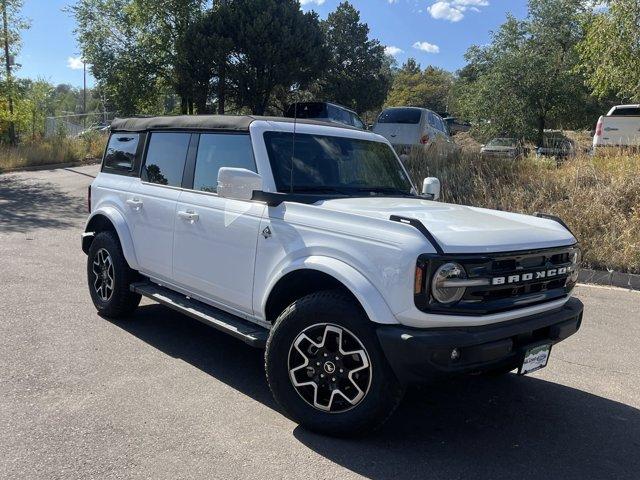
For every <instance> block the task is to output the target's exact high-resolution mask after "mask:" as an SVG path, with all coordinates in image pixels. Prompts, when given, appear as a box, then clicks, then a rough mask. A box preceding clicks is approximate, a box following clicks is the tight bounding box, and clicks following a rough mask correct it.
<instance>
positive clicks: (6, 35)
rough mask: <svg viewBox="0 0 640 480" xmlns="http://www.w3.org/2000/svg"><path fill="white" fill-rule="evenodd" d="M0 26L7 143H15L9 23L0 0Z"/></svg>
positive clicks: (4, 1) (4, 3)
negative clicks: (0, 32) (5, 91)
mask: <svg viewBox="0 0 640 480" xmlns="http://www.w3.org/2000/svg"><path fill="white" fill-rule="evenodd" d="M2 24H3V26H4V61H5V65H6V68H7V87H8V88H7V97H8V99H9V116H10V120H9V143H10V144H11V145H15V143H16V125H15V123H14V121H13V92H12V90H13V88H12V85H11V57H10V56H9V22H8V20H7V0H2Z"/></svg>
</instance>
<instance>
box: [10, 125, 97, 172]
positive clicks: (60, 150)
mask: <svg viewBox="0 0 640 480" xmlns="http://www.w3.org/2000/svg"><path fill="white" fill-rule="evenodd" d="M106 141H107V137H106V136H104V135H102V134H99V133H95V134H87V135H84V136H83V137H82V138H78V137H75V138H67V137H54V138H48V139H41V140H35V141H28V142H25V143H21V144H20V145H17V146H14V147H12V146H8V145H2V146H0V171H5V170H12V169H16V168H21V167H31V166H37V165H52V164H56V163H81V162H85V161H91V160H94V159H96V158H101V157H102V153H103V151H104V147H105V144H106Z"/></svg>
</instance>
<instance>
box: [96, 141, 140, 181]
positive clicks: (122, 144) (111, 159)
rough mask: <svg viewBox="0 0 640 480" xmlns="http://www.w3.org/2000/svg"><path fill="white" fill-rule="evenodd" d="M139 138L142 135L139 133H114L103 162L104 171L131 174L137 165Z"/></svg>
mask: <svg viewBox="0 0 640 480" xmlns="http://www.w3.org/2000/svg"><path fill="white" fill-rule="evenodd" d="M139 140H140V135H139V134H137V133H128V132H115V133H112V134H111V137H110V138H109V144H108V145H107V151H106V153H105V155H104V161H103V163H102V167H103V171H105V172H106V173H118V174H120V175H128V174H130V173H131V172H132V171H133V168H134V165H135V159H136V151H137V150H138V142H139Z"/></svg>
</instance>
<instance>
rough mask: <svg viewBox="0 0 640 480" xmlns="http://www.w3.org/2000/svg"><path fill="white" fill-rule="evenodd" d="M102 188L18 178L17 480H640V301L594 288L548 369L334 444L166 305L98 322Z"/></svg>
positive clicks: (1, 313) (6, 271) (0, 319)
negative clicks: (90, 250)
mask: <svg viewBox="0 0 640 480" xmlns="http://www.w3.org/2000/svg"><path fill="white" fill-rule="evenodd" d="M96 173H97V167H96V166H89V167H79V168H70V169H61V170H54V171H39V172H29V173H19V174H9V175H0V478H3V479H4V478H11V479H13V478H15V479H27V478H29V479H31V478H47V479H54V478H64V479H69V478H150V479H151V478H153V479H156V478H172V479H173V478H209V479H210V478H219V479H249V478H256V479H276V478H278V479H280V478H312V479H325V478H326V479H329V478H339V479H343V478H363V477H364V478H372V479H405V478H406V479H416V478H425V479H426V478H428V479H446V480H452V479H458V478H460V479H462V478H464V479H469V478H472V479H499V478H509V479H514V478H520V479H545V478H548V479H556V478H561V479H563V480H566V479H573V478H575V479H638V478H640V373H639V372H640V369H639V368H638V364H637V363H638V358H640V293H638V292H628V291H624V290H619V289H608V288H600V287H588V286H580V287H578V288H577V293H576V294H577V296H578V297H579V298H581V299H582V300H583V302H584V303H585V305H586V310H585V317H584V321H583V327H582V330H581V331H580V332H579V333H578V335H576V336H574V337H572V338H570V339H569V340H567V341H566V342H565V343H563V344H561V345H558V346H557V347H555V348H554V350H553V352H552V356H551V360H550V365H549V367H547V368H546V369H544V370H542V371H539V372H536V373H534V374H532V375H531V376H528V377H517V376H516V375H508V376H505V377H501V378H493V379H483V378H476V377H473V378H469V379H466V380H464V381H460V380H458V381H455V382H450V383H446V384H443V385H437V386H433V387H430V388H423V389H414V390H411V391H410V392H409V393H408V395H407V397H406V399H405V400H404V401H403V403H402V404H401V406H400V408H399V409H398V411H397V412H396V414H394V416H393V417H392V418H391V419H390V421H389V422H388V423H387V424H386V425H385V427H383V429H382V430H380V431H379V432H377V433H375V434H374V435H372V436H370V437H368V438H365V439H359V440H336V439H330V438H325V437H322V436H318V435H315V434H312V433H309V432H307V431H305V430H304V429H302V428H300V427H298V426H297V425H295V424H294V423H292V422H291V421H289V420H288V419H287V418H285V417H284V416H283V415H282V414H281V413H280V412H279V411H278V408H277V406H276V405H275V404H274V402H273V400H272V399H271V395H270V392H269V390H268V387H267V385H266V382H265V380H264V375H263V367H262V362H263V361H262V353H261V352H260V351H257V350H253V349H251V348H250V347H248V346H246V345H244V344H242V343H240V342H239V341H236V340H234V339H232V338H230V337H227V336H224V335H223V334H221V333H218V332H217V331H214V330H212V329H209V328H207V327H206V326H203V325H201V324H199V323H197V322H196V321H195V320H191V319H189V318H186V317H182V316H180V315H178V314H176V313H174V312H172V311H170V310H168V309H165V308H164V307H160V306H158V305H153V304H149V303H144V302H143V306H141V308H139V309H138V311H137V313H136V314H135V316H134V317H133V318H132V319H131V320H129V321H122V322H109V321H107V320H104V319H102V318H100V317H98V316H97V315H96V313H95V310H94V308H93V306H92V304H91V301H90V299H89V295H88V292H87V289H86V285H85V261H86V257H85V256H84V254H83V253H82V251H81V250H80V242H79V233H80V231H81V229H82V226H83V224H84V220H85V217H86V212H85V210H86V206H85V194H86V187H87V185H88V184H89V183H90V182H91V179H92V175H95V174H96Z"/></svg>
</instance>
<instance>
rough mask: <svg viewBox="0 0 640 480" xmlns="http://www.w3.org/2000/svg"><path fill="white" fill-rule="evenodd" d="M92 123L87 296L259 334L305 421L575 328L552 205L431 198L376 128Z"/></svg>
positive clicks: (344, 425)
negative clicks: (514, 209)
mask: <svg viewBox="0 0 640 480" xmlns="http://www.w3.org/2000/svg"><path fill="white" fill-rule="evenodd" d="M111 128H112V133H111V138H110V139H109V144H108V146H107V149H106V152H105V155H104V159H103V162H102V169H101V172H100V173H99V175H98V176H97V177H96V179H95V180H94V182H93V184H92V185H91V187H90V189H89V198H88V200H89V210H90V215H89V219H88V222H87V225H86V228H85V231H84V233H83V235H82V249H83V251H84V252H85V253H86V254H87V255H88V260H87V278H88V287H89V292H90V294H91V299H92V300H93V303H94V305H95V307H96V309H97V310H98V312H99V313H100V314H101V315H102V316H105V317H109V318H118V317H123V318H129V319H131V320H135V313H134V311H135V309H136V308H137V306H138V303H139V302H140V299H141V296H146V297H148V298H150V299H152V300H154V301H157V302H159V303H162V304H164V305H166V306H168V307H170V308H172V309H175V310H177V311H179V312H182V313H184V314H185V315H188V316H191V317H193V318H195V319H197V320H199V321H202V322H204V323H206V324H208V325H210V326H212V327H214V328H216V329H218V330H221V331H222V332H225V333H227V334H229V335H231V336H233V337H235V338H237V339H239V340H242V341H244V342H245V343H247V344H249V345H252V346H254V347H258V348H264V349H265V365H266V375H267V379H268V382H269V387H270V388H271V391H272V393H273V395H274V397H275V399H276V400H277V402H278V403H279V404H280V406H281V407H282V409H283V411H284V412H286V414H287V415H289V416H290V417H291V418H293V419H294V420H296V421H297V422H299V423H301V424H303V425H305V426H307V427H308V428H310V429H313V430H316V431H320V432H324V433H327V434H334V435H354V434H358V433H362V432H364V431H367V430H369V429H372V428H375V427H377V426H378V425H380V424H381V423H382V422H383V421H384V420H385V419H386V418H388V417H389V415H390V414H391V412H393V410H394V408H395V407H396V405H397V404H398V402H399V401H400V399H401V398H402V393H403V391H404V387H405V386H406V385H408V384H412V383H422V382H433V381H435V380H437V379H438V378H441V377H443V376H446V375H454V374H455V375H462V374H471V373H473V374H477V373H483V372H493V373H495V372H505V373H506V372H508V371H510V370H513V369H516V368H517V369H518V370H519V372H520V373H522V374H525V373H529V372H531V371H534V370H536V369H538V368H542V367H544V366H545V365H546V364H547V361H548V359H549V355H550V352H551V347H552V345H555V344H557V343H558V342H561V341H562V340H564V339H565V338H567V337H569V336H570V335H572V334H574V333H575V332H576V331H578V329H579V328H580V325H581V322H582V310H583V307H582V303H581V302H580V301H579V300H578V299H576V298H572V297H571V292H572V290H573V287H574V285H575V284H576V281H577V277H578V268H579V263H580V249H579V247H578V245H577V240H576V239H575V237H574V236H573V235H572V234H571V232H570V231H569V229H568V228H567V227H566V226H565V225H564V224H563V223H562V221H560V220H559V219H557V218H554V217H550V216H545V215H540V217H535V216H525V215H518V214H513V213H507V212H498V211H492V210H486V209H481V208H473V207H465V206H461V205H448V204H445V203H441V202H438V201H436V200H437V199H438V197H439V194H440V185H439V182H438V181H437V180H436V179H433V178H432V179H427V180H426V181H425V182H424V184H423V188H422V190H421V191H419V190H418V189H417V188H416V186H415V185H414V184H413V182H412V181H411V179H410V177H409V175H408V174H407V171H406V170H405V168H404V166H403V165H402V163H401V162H400V160H399V159H398V156H397V155H396V153H395V152H394V150H393V148H392V146H391V144H390V143H389V142H388V141H387V140H386V139H384V138H383V137H381V136H379V135H376V134H374V133H371V132H366V131H361V130H356V129H354V128H346V127H337V126H331V125H330V124H327V123H323V122H314V121H311V120H300V121H298V122H297V123H295V122H294V120H293V119H278V118H271V117H251V116H241V117H230V116H198V117H189V116H183V117H156V118H133V119H120V120H116V121H114V122H113V124H112V126H111ZM211 348H216V346H215V345H211Z"/></svg>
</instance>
